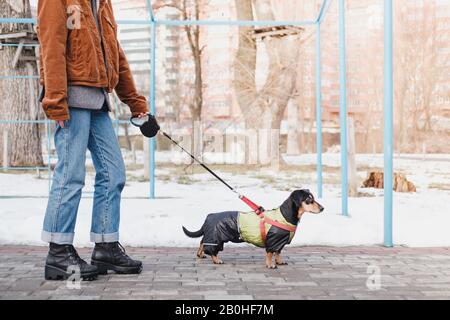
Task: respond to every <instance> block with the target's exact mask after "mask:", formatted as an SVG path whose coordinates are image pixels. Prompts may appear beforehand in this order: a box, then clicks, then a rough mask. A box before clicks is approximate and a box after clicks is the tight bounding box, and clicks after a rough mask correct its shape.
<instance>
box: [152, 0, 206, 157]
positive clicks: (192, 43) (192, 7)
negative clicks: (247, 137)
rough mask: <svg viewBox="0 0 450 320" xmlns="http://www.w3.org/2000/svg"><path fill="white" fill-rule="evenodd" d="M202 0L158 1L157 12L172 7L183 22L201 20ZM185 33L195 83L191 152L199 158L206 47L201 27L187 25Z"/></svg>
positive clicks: (190, 101)
mask: <svg viewBox="0 0 450 320" xmlns="http://www.w3.org/2000/svg"><path fill="white" fill-rule="evenodd" d="M204 5H205V3H203V1H202V0H189V1H188V0H174V1H161V0H160V1H157V2H156V4H155V6H154V8H155V10H158V9H161V8H163V7H171V8H175V9H177V10H178V11H179V12H180V13H181V17H182V19H183V20H200V13H201V6H204ZM183 28H184V32H185V35H186V38H187V41H188V45H189V48H190V51H191V53H192V58H193V62H194V75H195V76H194V81H193V82H194V83H193V84H192V88H193V90H192V95H191V99H189V101H188V104H189V110H190V113H191V119H192V138H191V151H192V152H193V153H194V154H195V155H197V156H199V155H201V153H202V145H203V142H202V133H201V127H200V125H199V124H200V122H201V120H202V108H203V73H202V72H203V71H202V67H203V66H202V60H203V59H202V58H203V51H204V49H205V46H202V45H201V43H200V37H201V34H200V30H201V29H200V26H199V25H195V26H194V25H185V26H183Z"/></svg>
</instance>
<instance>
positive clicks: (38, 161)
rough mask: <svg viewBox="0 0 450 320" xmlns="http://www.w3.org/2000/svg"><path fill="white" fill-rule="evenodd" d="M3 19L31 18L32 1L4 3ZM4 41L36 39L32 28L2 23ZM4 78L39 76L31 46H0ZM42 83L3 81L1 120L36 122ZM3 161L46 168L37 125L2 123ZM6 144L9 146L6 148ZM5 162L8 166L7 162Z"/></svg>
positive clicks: (0, 3)
mask: <svg viewBox="0 0 450 320" xmlns="http://www.w3.org/2000/svg"><path fill="white" fill-rule="evenodd" d="M0 16H1V17H11V18H30V17H31V9H30V3H29V1H28V0H27V1H10V0H8V1H6V0H2V1H0ZM0 34H1V35H2V36H3V37H2V38H4V40H3V41H5V42H10V43H20V42H23V43H26V42H29V41H33V39H35V32H34V30H33V28H32V26H31V25H27V24H18V23H3V24H0ZM0 70H2V75H9V76H22V77H23V76H31V75H36V74H37V66H36V55H35V52H34V49H30V47H14V46H13V47H0ZM37 96H38V83H37V81H36V80H35V79H33V78H28V79H27V78H19V79H18V78H8V79H3V80H0V97H1V99H0V117H1V118H2V119H5V120H36V119H37V118H38V114H39V108H38V102H37ZM0 136H1V139H0V151H1V154H3V156H2V157H1V159H0V162H2V164H3V165H6V164H8V163H9V165H10V166H13V167H14V166H15V167H17V166H42V164H43V160H42V150H41V139H40V134H39V126H38V125H37V124H29V123H28V124H1V125H0ZM5 143H6V144H7V145H5ZM4 160H6V162H8V163H3V162H4Z"/></svg>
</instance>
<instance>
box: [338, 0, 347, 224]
mask: <svg viewBox="0 0 450 320" xmlns="http://www.w3.org/2000/svg"><path fill="white" fill-rule="evenodd" d="M339 84H340V99H339V106H340V114H339V118H340V126H341V190H342V191H341V197H342V204H341V205H342V215H344V216H348V159H347V158H348V155H347V63H346V54H345V0H339Z"/></svg>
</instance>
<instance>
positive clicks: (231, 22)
mask: <svg viewBox="0 0 450 320" xmlns="http://www.w3.org/2000/svg"><path fill="white" fill-rule="evenodd" d="M116 22H117V24H134V25H151V24H152V23H156V24H157V25H158V24H161V25H169V26H187V25H210V26H211V25H212V26H221V25H222V26H227V25H228V26H286V25H314V24H316V23H317V22H316V21H312V20H303V21H301V20H300V21H274V20H263V21H253V20H242V21H239V20H156V21H155V22H152V21H151V20H117V21H116ZM0 23H37V21H36V19H26V18H21V19H19V18H17V19H16V18H0Z"/></svg>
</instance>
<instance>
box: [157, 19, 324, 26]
mask: <svg viewBox="0 0 450 320" xmlns="http://www.w3.org/2000/svg"><path fill="white" fill-rule="evenodd" d="M156 24H161V25H168V26H189V25H210V26H243V27H248V26H287V25H297V26H298V25H314V24H316V21H311V20H303V21H301V20H300V21H274V20H262V21H253V20H241V21H238V20H157V21H156Z"/></svg>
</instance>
